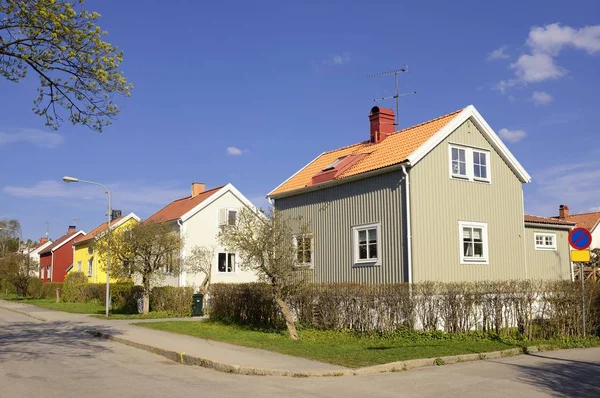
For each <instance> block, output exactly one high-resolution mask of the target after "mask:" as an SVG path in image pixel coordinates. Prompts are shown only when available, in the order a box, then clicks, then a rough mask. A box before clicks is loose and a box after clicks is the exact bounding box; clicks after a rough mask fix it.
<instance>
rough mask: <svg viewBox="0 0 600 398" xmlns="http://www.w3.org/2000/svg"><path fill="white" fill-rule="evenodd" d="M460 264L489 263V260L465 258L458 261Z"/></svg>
mask: <svg viewBox="0 0 600 398" xmlns="http://www.w3.org/2000/svg"><path fill="white" fill-rule="evenodd" d="M460 263H461V264H462V265H471V264H475V265H489V264H490V262H489V261H488V260H487V259H477V260H465V259H463V260H462V261H461V262H460Z"/></svg>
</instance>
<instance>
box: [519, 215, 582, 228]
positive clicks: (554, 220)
mask: <svg viewBox="0 0 600 398" xmlns="http://www.w3.org/2000/svg"><path fill="white" fill-rule="evenodd" d="M525 222H530V223H536V224H553V225H570V226H574V225H575V223H574V222H571V221H564V220H559V219H557V218H554V217H538V216H532V215H529V214H525Z"/></svg>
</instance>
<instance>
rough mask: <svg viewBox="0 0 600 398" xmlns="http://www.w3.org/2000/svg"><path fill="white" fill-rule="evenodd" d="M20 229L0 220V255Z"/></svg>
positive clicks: (12, 247) (15, 242) (15, 243)
mask: <svg viewBox="0 0 600 398" xmlns="http://www.w3.org/2000/svg"><path fill="white" fill-rule="evenodd" d="M0 1H1V0H0ZM20 231H21V223H20V222H19V220H9V219H2V220H0V257H3V256H4V255H5V254H7V253H12V252H16V251H18V250H19V232H20Z"/></svg>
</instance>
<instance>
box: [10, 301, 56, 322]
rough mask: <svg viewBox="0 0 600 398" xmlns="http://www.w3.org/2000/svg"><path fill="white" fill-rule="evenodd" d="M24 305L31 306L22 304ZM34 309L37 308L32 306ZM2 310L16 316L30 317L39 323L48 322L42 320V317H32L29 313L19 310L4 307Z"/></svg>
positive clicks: (44, 319)
mask: <svg viewBox="0 0 600 398" xmlns="http://www.w3.org/2000/svg"><path fill="white" fill-rule="evenodd" d="M22 305H29V304H22ZM32 307H35V306H32ZM0 308H2V309H3V310H6V311H10V312H14V313H15V314H20V315H25V316H28V317H30V318H33V319H35V320H37V321H41V322H48V320H47V319H46V318H42V317H41V316H36V315H32V314H30V313H29V312H25V311H19V310H16V309H14V308H9V307H4V306H3V305H0Z"/></svg>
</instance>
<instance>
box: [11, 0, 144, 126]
mask: <svg viewBox="0 0 600 398" xmlns="http://www.w3.org/2000/svg"><path fill="white" fill-rule="evenodd" d="M73 3H79V4H81V3H83V0H75V1H72V2H68V1H65V0H0V76H2V77H4V78H5V79H7V80H8V81H12V82H19V81H20V80H22V79H24V78H25V77H26V76H27V73H28V72H32V73H34V74H36V75H37V76H38V77H39V78H40V86H39V88H38V92H39V95H38V97H37V99H36V100H35V101H34V108H33V110H34V112H35V113H36V114H37V115H40V116H42V117H44V118H45V119H46V125H47V126H49V127H50V128H52V129H57V128H58V127H59V126H60V123H61V122H62V121H63V119H64V118H65V116H63V115H62V114H61V112H60V109H61V108H62V109H63V110H64V111H65V113H66V115H67V116H66V118H67V119H68V120H69V121H70V122H71V123H73V124H82V125H84V126H88V127H90V128H91V129H94V130H97V131H102V127H103V126H105V125H107V124H109V123H110V121H111V120H112V119H114V118H115V116H117V114H118V113H119V109H118V107H117V105H116V104H115V103H114V102H113V98H112V97H113V95H114V94H124V95H129V93H130V90H131V88H132V87H131V84H129V83H128V82H127V80H126V79H125V77H124V76H123V73H122V72H121V71H120V70H119V65H120V64H121V62H122V61H123V53H122V52H120V51H118V49H117V47H116V46H113V45H111V44H110V43H108V42H106V41H104V40H103V36H104V35H106V34H107V33H106V32H103V31H102V30H101V29H100V27H99V26H97V25H96V22H97V20H98V18H100V14H98V13H97V12H88V11H86V10H84V9H81V8H80V7H79V6H78V5H75V6H74V5H73ZM57 108H58V109H57Z"/></svg>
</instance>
